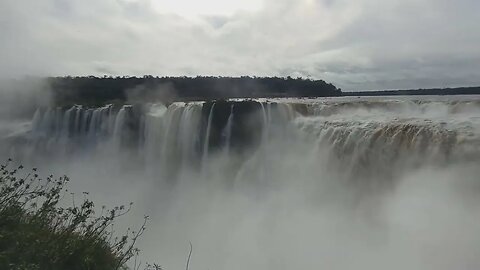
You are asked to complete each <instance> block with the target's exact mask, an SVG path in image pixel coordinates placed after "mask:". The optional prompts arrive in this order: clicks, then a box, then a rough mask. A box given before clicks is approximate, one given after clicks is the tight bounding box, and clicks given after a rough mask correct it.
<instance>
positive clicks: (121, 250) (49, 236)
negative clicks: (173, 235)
mask: <svg viewBox="0 0 480 270" xmlns="http://www.w3.org/2000/svg"><path fill="white" fill-rule="evenodd" d="M68 182H69V178H68V177H66V176H63V177H60V178H54V177H53V176H52V175H50V176H49V177H47V178H46V179H42V178H40V177H39V175H38V174H37V169H36V168H33V169H32V170H31V171H25V169H24V168H23V166H14V165H13V163H12V161H11V160H8V162H6V163H5V164H3V165H1V166H0V269H12V270H21V269H25V270H27V269H28V270H34V269H40V270H43V269H48V270H64V269H65V270H67V269H68V270H97V269H101V270H110V269H112V270H118V269H127V267H126V264H127V262H128V261H129V260H131V259H132V258H136V256H137V255H138V253H139V250H138V249H137V248H136V247H135V243H136V241H137V240H138V238H139V237H140V236H141V235H142V234H143V233H144V231H145V228H146V227H145V225H146V222H147V220H148V217H145V219H144V221H143V224H142V225H141V227H140V228H139V230H136V231H134V230H131V229H128V230H127V232H126V233H125V234H123V235H120V236H116V233H115V231H114V229H113V228H114V223H115V221H116V219H117V218H119V217H121V216H123V215H125V214H127V213H128V212H129V211H130V209H131V206H132V204H130V205H129V206H127V207H125V206H118V207H115V208H113V209H109V210H107V209H106V208H105V207H102V211H101V213H99V214H98V215H97V214H96V213H95V211H94V209H95V205H94V203H93V202H92V201H91V200H89V199H88V194H87V193H84V194H83V198H82V201H81V203H80V204H78V205H76V204H75V202H74V201H75V200H74V194H70V193H68V190H67V189H66V185H67V183H68ZM66 196H72V205H71V206H70V207H62V206H61V201H62V200H64V198H65V197H66ZM134 268H135V269H138V268H140V265H137V263H136V262H135V263H134ZM145 269H160V267H159V266H158V265H146V266H145Z"/></svg>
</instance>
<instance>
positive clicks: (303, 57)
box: [0, 0, 480, 90]
mask: <svg viewBox="0 0 480 270" xmlns="http://www.w3.org/2000/svg"><path fill="white" fill-rule="evenodd" d="M152 1H157V0H137V1H133V0H128V1H127V0H95V1H94V0H83V1H66V0H36V1H33V0H32V1H27V0H19V1H2V2H1V3H0V34H1V35H2V37H3V38H2V40H3V42H2V43H1V44H0V58H1V59H2V62H1V63H0V72H1V75H0V76H3V77H12V76H23V75H90V74H93V75H103V74H110V75H143V74H154V75H191V76H194V75H226V76H231V75H233V76H239V75H258V76H287V75H291V76H309V77H312V78H318V79H325V80H327V81H331V82H332V83H334V84H336V85H338V86H340V87H342V88H344V89H346V90H357V89H378V88H382V89H384V88H419V87H437V86H440V87H442V86H454V85H480V78H479V77H478V72H477V71H478V70H479V69H480V51H478V45H479V44H480V30H478V27H477V25H478V24H477V21H476V17H477V14H476V13H475V12H476V11H478V10H479V8H480V3H479V2H478V1H475V0H459V1H454V2H453V1H446V0H417V1H413V0H406V1H395V0H383V1H382V0H357V1H347V0H296V1H293V0H276V1H273V0H264V1H263V3H262V5H261V6H262V8H261V9H259V10H254V11H245V10H239V11H238V12H234V13H233V14H226V15H218V14H215V15H198V16H182V14H174V13H168V12H167V11H166V12H159V10H158V8H157V9H156V8H155V6H154V5H153V2H152ZM158 1H159V0H158Z"/></svg>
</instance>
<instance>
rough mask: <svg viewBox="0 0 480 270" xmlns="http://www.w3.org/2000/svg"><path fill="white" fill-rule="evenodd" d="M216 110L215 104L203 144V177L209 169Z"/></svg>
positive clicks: (211, 109)
mask: <svg viewBox="0 0 480 270" xmlns="http://www.w3.org/2000/svg"><path fill="white" fill-rule="evenodd" d="M214 108H215V103H214V104H212V107H211V108H210V112H209V113H208V122H207V129H206V132H205V138H204V142H203V155H202V175H203V176H205V174H206V169H207V161H208V151H209V146H210V131H211V128H212V119H213V110H214Z"/></svg>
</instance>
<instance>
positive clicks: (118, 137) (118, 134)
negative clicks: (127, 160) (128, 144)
mask: <svg viewBox="0 0 480 270" xmlns="http://www.w3.org/2000/svg"><path fill="white" fill-rule="evenodd" d="M126 114H127V110H126V107H125V106H123V107H122V108H121V109H120V111H119V112H118V114H117V117H116V118H115V124H114V129H113V143H114V147H118V148H120V147H121V144H122V133H123V130H124V127H125V119H126ZM94 115H95V114H94ZM97 115H98V114H97Z"/></svg>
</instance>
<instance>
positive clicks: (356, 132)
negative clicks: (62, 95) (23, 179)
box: [0, 96, 480, 270]
mask: <svg viewBox="0 0 480 270" xmlns="http://www.w3.org/2000/svg"><path fill="white" fill-rule="evenodd" d="M0 125H1V128H0V136H1V137H0V151H1V157H4V158H5V159H6V158H8V157H10V158H13V159H14V160H15V161H16V162H20V163H22V164H24V165H25V166H35V167H38V168H39V169H40V173H41V174H43V175H49V174H51V173H53V174H55V175H63V174H66V175H68V176H69V177H70V178H71V182H70V187H69V189H70V190H71V191H72V192H75V193H77V194H81V193H82V192H83V191H87V192H89V196H90V198H92V200H93V201H95V202H96V203H97V205H98V206H101V205H102V204H105V205H107V206H114V205H119V204H128V203H129V202H134V203H135V204H134V208H133V210H132V212H131V213H130V214H129V215H128V216H126V217H124V218H123V219H122V222H123V223H124V224H123V223H122V224H119V229H120V228H123V226H127V224H128V225H131V226H135V225H137V224H138V225H140V223H141V221H142V217H143V215H144V214H147V215H149V216H150V218H151V219H150V222H149V223H148V226H147V231H146V233H145V235H144V237H143V238H142V239H141V240H140V243H139V247H140V249H142V255H141V259H142V260H144V261H149V262H157V263H159V264H160V265H162V266H163V267H164V269H167V270H168V269H183V268H184V267H185V261H186V257H187V255H188V252H189V242H191V243H192V245H193V254H192V258H191V262H190V269H192V270H196V269H198V270H203V269H205V270H207V269H210V270H220V269H232V270H236V269H255V270H256V269H276V270H278V269H329V270H334V269H339V270H345V269H355V270H362V269H378V270H380V269H399V270H400V269H401V270H404V269H432V270H442V269H445V270H446V269H449V270H450V269H479V268H480V229H479V224H480V196H479V195H480V166H479V165H480V163H479V162H480V96H455V97H451V96H445V97H436V96H430V97H362V98H357V97H348V98H321V99H255V100H250V99H238V100H227V101H209V102H191V103H173V104H170V105H168V106H165V105H163V104H133V105H125V106H123V107H122V106H120V107H119V106H114V105H108V106H104V107H101V108H90V107H85V106H81V105H76V106H73V107H70V108H53V107H49V106H44V107H40V108H38V109H37V110H36V112H35V114H34V115H32V117H31V120H30V119H28V120H25V119H17V118H15V119H14V118H13V117H12V118H5V117H3V118H1V120H0ZM78 196H81V195H78Z"/></svg>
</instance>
